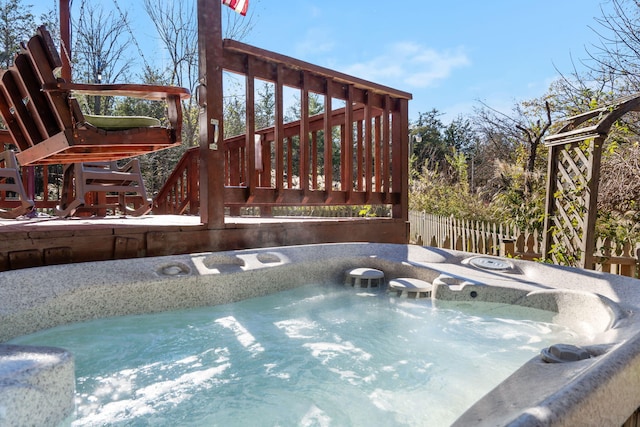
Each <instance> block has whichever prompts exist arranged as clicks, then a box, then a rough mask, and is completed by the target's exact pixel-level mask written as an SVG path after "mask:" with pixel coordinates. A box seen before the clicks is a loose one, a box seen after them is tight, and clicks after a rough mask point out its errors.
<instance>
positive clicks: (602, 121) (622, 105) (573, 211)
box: [543, 94, 640, 269]
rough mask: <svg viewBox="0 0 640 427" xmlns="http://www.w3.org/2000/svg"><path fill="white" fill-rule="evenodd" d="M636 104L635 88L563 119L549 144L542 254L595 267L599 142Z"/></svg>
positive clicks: (639, 103) (556, 260) (639, 99)
mask: <svg viewBox="0 0 640 427" xmlns="http://www.w3.org/2000/svg"><path fill="white" fill-rule="evenodd" d="M638 108H640V94H635V95H633V96H629V97H626V98H622V99H619V100H617V101H616V102H614V103H613V104H611V105H609V106H606V107H603V108H599V109H597V110H593V111H589V112H586V113H583V114H580V115H577V116H573V117H570V118H568V119H566V122H565V124H564V125H563V126H562V128H560V130H559V131H558V132H556V133H555V134H554V135H551V136H548V137H546V138H545V145H546V146H547V147H549V164H548V174H547V195H546V206H545V212H546V215H545V221H544V235H543V238H544V241H543V257H544V258H545V259H549V260H551V261H553V262H554V263H557V264H569V265H573V266H576V267H582V268H588V269H593V268H594V251H595V242H596V236H595V227H596V217H597V203H598V184H599V181H600V163H601V159H602V147H603V145H604V142H605V140H606V139H607V136H608V134H609V130H610V129H611V126H613V124H614V123H615V122H616V121H617V120H618V119H620V118H621V117H622V116H623V115H625V114H626V113H628V112H630V111H637V110H638Z"/></svg>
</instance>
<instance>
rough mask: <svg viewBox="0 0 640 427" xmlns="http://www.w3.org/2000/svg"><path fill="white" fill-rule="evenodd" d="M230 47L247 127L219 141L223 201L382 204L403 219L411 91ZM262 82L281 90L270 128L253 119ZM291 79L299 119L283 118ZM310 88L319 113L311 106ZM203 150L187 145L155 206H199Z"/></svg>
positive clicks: (230, 66)
mask: <svg viewBox="0 0 640 427" xmlns="http://www.w3.org/2000/svg"><path fill="white" fill-rule="evenodd" d="M224 53H225V54H224V60H223V68H224V69H225V70H226V71H228V72H230V73H233V74H235V75H239V76H241V79H244V86H245V110H246V117H245V119H246V129H247V132H246V133H245V134H241V135H236V136H232V137H228V138H226V139H225V140H224V142H223V145H222V149H223V150H224V158H225V170H224V174H225V178H224V182H225V194H224V203H225V206H228V207H231V208H232V209H233V208H239V207H242V206H261V207H264V208H265V209H264V210H265V211H266V212H268V211H269V208H270V207H273V206H293V205H363V204H371V205H377V204H385V205H391V212H392V216H393V217H394V218H405V219H406V217H407V198H406V195H407V188H406V185H407V184H406V177H407V173H408V161H407V159H408V134H407V130H408V100H409V99H410V98H411V95H410V94H408V93H405V92H401V91H397V90H394V89H391V88H387V87H384V86H381V85H377V84H374V83H371V82H366V81H364V80H360V79H357V78H355V77H351V76H347V75H345V74H342V73H339V72H336V71H332V70H328V69H325V68H322V67H318V66H315V65H312V64H308V63H305V62H302V61H298V60H296V59H293V58H289V57H285V56H282V55H279V54H276V53H273V52H268V51H265V50H262V49H258V48H255V47H253V46H249V45H246V44H243V43H239V42H236V41H233V40H225V41H224ZM258 82H270V83H271V84H272V85H273V89H274V95H275V106H274V111H273V112H272V113H273V114H272V116H273V117H274V122H275V124H274V125H273V126H271V127H268V128H264V129H256V108H255V105H256V95H255V92H256V87H257V86H256V84H257V83H258ZM285 89H286V90H292V89H293V90H294V91H297V93H298V94H299V99H300V119H299V120H295V121H291V122H286V120H285V114H284V108H285V101H284V92H285ZM311 94H315V95H317V96H318V97H319V98H320V99H321V102H322V103H323V112H322V113H321V114H317V115H311V114H309V97H310V96H311ZM335 107H338V108H335ZM197 157H198V156H197V151H196V150H194V149H192V150H189V151H187V152H186V153H185V157H184V158H183V160H182V161H181V162H180V164H179V165H178V168H177V169H176V171H175V173H174V174H173V175H172V176H171V178H170V179H169V181H168V182H167V184H166V185H165V186H164V187H163V188H162V189H161V191H160V192H159V194H158V195H157V197H156V203H155V206H156V207H155V208H154V212H157V213H183V212H185V211H186V210H188V211H190V212H191V213H195V212H193V210H194V208H196V207H197V206H198V203H197V199H198V195H197V185H195V183H196V180H194V179H193V174H194V173H197V171H198V167H197V162H198V160H197Z"/></svg>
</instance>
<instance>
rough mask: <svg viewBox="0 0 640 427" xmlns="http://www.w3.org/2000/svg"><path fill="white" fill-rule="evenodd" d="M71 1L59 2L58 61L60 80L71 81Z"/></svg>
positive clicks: (61, 0)
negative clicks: (60, 67)
mask: <svg viewBox="0 0 640 427" xmlns="http://www.w3.org/2000/svg"><path fill="white" fill-rule="evenodd" d="M69 3H71V0H60V59H62V74H61V76H62V78H63V79H65V80H66V81H68V82H70V81H71V63H70V62H69V58H70V57H71V12H70V11H69Z"/></svg>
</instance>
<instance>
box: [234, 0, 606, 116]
mask: <svg viewBox="0 0 640 427" xmlns="http://www.w3.org/2000/svg"><path fill="white" fill-rule="evenodd" d="M601 2H602V0H489V1H475V0H464V1H463V0H449V1H429V0H412V1H404V2H401V1H398V2H394V1H382V0H368V1H364V0H356V1H352V2H347V1H344V0H296V1H295V2H294V1H290V2H285V1H283V0H271V1H269V0H257V1H253V2H252V3H250V7H253V13H254V14H255V16H254V19H255V28H254V29H253V32H252V33H251V35H250V36H249V39H248V40H247V42H248V43H250V44H254V45H256V46H258V47H262V48H265V49H269V50H273V51H277V52H279V53H282V54H285V55H289V56H293V57H296V58H299V59H302V60H305V61H308V62H312V63H314V64H318V65H322V66H325V67H329V68H333V69H336V70H339V71H342V72H346V73H348V74H353V75H356V76H358V77H361V78H365V79H367V80H372V81H375V82H377V83H381V84H385V85H387V86H391V87H394V88H397V89H401V90H404V91H407V92H410V93H412V94H413V101H411V102H410V104H409V108H410V115H411V117H412V119H415V118H416V117H417V114H418V112H427V111H429V110H431V109H432V108H436V109H438V110H439V111H440V112H442V113H444V116H443V119H444V120H445V121H448V120H449V119H452V118H454V117H455V116H457V115H458V114H464V113H468V112H470V111H472V108H473V106H474V105H475V106H478V105H479V104H478V100H482V101H483V102H485V103H487V104H488V105H490V106H492V107H494V108H497V109H500V110H503V111H508V110H509V109H510V108H511V106H512V105H513V103H514V102H516V101H520V100H525V99H531V98H534V97H538V96H541V95H543V94H544V93H545V91H546V89H547V88H548V87H549V84H550V82H551V81H553V80H554V79H555V78H556V77H557V76H558V73H557V71H556V69H555V68H557V69H558V70H560V71H561V72H563V73H567V74H568V73H570V72H571V71H572V63H571V58H572V57H573V59H574V62H575V63H576V64H577V65H579V66H580V62H579V60H580V59H584V58H586V56H587V55H586V53H585V47H590V46H592V45H593V44H597V43H598V37H597V35H596V34H595V33H594V31H593V30H592V29H590V28H589V27H592V28H597V27H598V24H597V23H596V22H595V20H594V17H600V16H601ZM274 4H277V6H274ZM285 5H286V6H285ZM605 6H606V4H605V5H603V6H602V7H605ZM554 67H555V68H554Z"/></svg>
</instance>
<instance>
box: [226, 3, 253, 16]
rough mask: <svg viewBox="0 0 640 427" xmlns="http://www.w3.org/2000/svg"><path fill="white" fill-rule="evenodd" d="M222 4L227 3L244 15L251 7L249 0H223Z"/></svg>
mask: <svg viewBox="0 0 640 427" xmlns="http://www.w3.org/2000/svg"><path fill="white" fill-rule="evenodd" d="M222 4H226V5H227V6H229V7H230V8H231V9H233V10H235V11H236V12H238V13H239V14H240V15H242V16H246V14H247V9H248V8H249V0H222Z"/></svg>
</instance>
